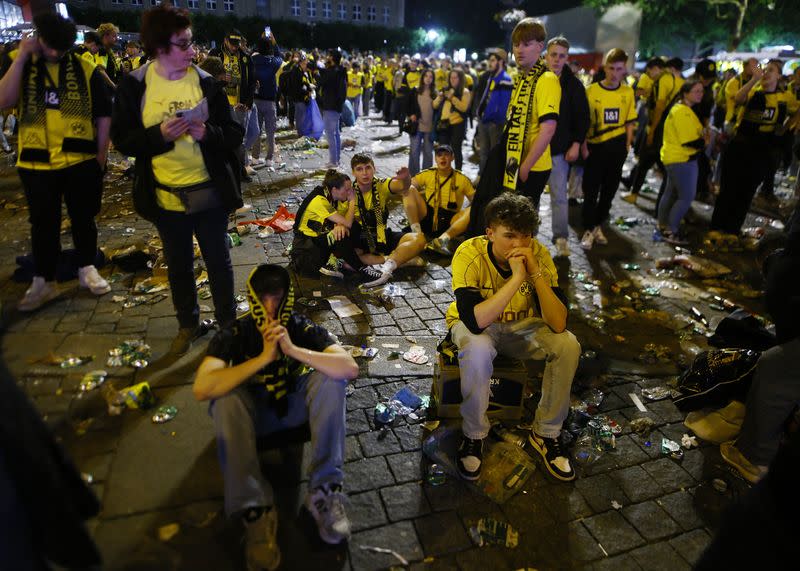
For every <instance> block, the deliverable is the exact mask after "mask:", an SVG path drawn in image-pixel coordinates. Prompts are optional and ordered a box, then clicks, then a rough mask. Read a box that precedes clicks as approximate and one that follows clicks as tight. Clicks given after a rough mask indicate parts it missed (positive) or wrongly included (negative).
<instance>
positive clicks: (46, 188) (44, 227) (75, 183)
mask: <svg viewBox="0 0 800 571" xmlns="http://www.w3.org/2000/svg"><path fill="white" fill-rule="evenodd" d="M19 178H20V180H22V187H23V189H24V190H25V198H26V199H27V201H28V209H29V217H28V219H29V220H30V223H31V246H32V248H33V257H34V263H35V268H36V275H37V276H41V277H43V278H44V279H45V280H46V281H52V280H54V279H55V277H56V265H57V264H58V256H59V254H60V253H61V197H62V196H63V197H64V202H65V203H66V205H67V213H68V214H69V219H70V221H71V223H72V228H71V229H72V242H73V244H74V246H75V250H76V251H77V254H78V267H83V266H89V265H91V264H94V261H95V256H96V254H97V224H95V221H94V217H95V216H97V214H98V213H99V212H100V204H101V201H102V196H103V170H102V168H101V167H100V164H99V163H98V162H97V160H95V159H90V160H88V161H84V162H82V163H78V164H77V165H74V166H71V167H67V168H65V169H59V170H28V169H24V168H21V169H19Z"/></svg>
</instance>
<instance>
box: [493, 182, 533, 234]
mask: <svg viewBox="0 0 800 571" xmlns="http://www.w3.org/2000/svg"><path fill="white" fill-rule="evenodd" d="M536 210H537V209H536V207H535V206H534V204H533V202H531V200H530V198H528V197H527V196H523V195H521V194H514V193H511V192H504V193H503V194H501V195H500V196H497V197H495V198H493V199H492V200H490V201H489V204H487V205H486V209H485V210H484V217H485V219H486V226H488V227H489V228H496V227H497V226H505V227H506V228H509V229H511V230H514V231H515V232H521V233H523V234H530V235H531V236H535V235H536V234H537V233H538V232H539V223H540V220H539V214H538V212H537V211H536Z"/></svg>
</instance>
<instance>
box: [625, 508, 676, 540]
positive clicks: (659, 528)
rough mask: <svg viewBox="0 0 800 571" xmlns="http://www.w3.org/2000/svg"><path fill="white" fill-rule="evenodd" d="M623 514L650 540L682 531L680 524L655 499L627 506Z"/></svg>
mask: <svg viewBox="0 0 800 571" xmlns="http://www.w3.org/2000/svg"><path fill="white" fill-rule="evenodd" d="M622 515H623V516H625V519H627V520H628V521H629V522H630V523H631V524H632V525H633V527H635V528H636V530H637V531H638V532H639V533H640V534H641V535H642V537H644V538H645V539H647V540H648V541H650V540H653V539H662V538H664V537H668V536H670V535H674V534H676V533H678V532H679V531H681V528H680V526H678V524H677V523H675V522H674V521H673V520H672V518H671V517H669V516H668V515H667V512H665V511H664V510H663V509H662V508H661V507H660V506H659V505H658V504H656V503H655V502H653V501H649V502H643V503H640V504H634V505H631V506H625V507H624V508H623V509H622Z"/></svg>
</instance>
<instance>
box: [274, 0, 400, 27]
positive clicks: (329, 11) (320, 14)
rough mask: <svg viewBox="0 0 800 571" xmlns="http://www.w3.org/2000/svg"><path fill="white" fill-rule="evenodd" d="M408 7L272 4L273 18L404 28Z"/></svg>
mask: <svg viewBox="0 0 800 571" xmlns="http://www.w3.org/2000/svg"><path fill="white" fill-rule="evenodd" d="M405 4H406V3H405V0H271V1H270V17H271V18H275V19H276V20H298V21H301V22H305V23H308V24H310V23H318V22H342V23H344V22H346V23H348V24H359V25H368V26H386V27H387V28H402V27H403V26H404V25H405Z"/></svg>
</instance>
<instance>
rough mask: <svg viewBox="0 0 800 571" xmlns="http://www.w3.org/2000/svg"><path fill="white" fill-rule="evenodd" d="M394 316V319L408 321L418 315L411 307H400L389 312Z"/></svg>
mask: <svg viewBox="0 0 800 571" xmlns="http://www.w3.org/2000/svg"><path fill="white" fill-rule="evenodd" d="M389 313H390V314H391V315H392V318H393V319H395V320H397V319H408V318H409V317H414V316H415V315H416V314H415V313H414V310H413V309H411V308H410V307H398V308H395V309H392V310H390V311H389Z"/></svg>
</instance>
